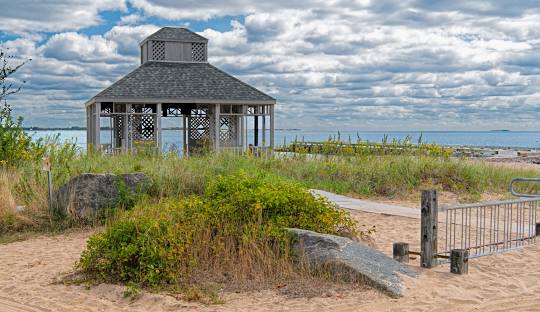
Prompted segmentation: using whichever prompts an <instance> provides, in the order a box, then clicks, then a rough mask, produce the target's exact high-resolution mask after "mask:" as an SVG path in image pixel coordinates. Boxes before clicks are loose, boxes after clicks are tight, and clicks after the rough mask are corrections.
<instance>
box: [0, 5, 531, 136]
mask: <svg viewBox="0 0 540 312" xmlns="http://www.w3.org/2000/svg"><path fill="white" fill-rule="evenodd" d="M163 26H178V27H188V28H190V29H191V30H193V31H195V32H198V33H199V34H201V35H202V36H204V37H206V38H208V39H209V62H210V63H212V64H214V65H215V66H217V67H219V68H221V69H223V70H225V71H227V72H228V73H230V74H233V75H235V76H237V77H238V78H240V79H241V80H243V81H245V82H247V83H250V84H251V85H253V86H255V87H257V88H258V89H260V90H262V91H264V92H266V93H268V94H269V95H271V96H273V97H275V98H276V99H277V101H278V105H277V107H276V127H278V128H301V129H305V130H325V131H326V130H363V131H365V130H377V131H385V130H386V131H393V130H404V131H407V130H424V131H427V130H492V129H511V130H540V123H538V120H540V50H539V48H540V1H528V0H521V1H510V0H499V1H471V0H469V1H460V0H440V1H433V0H397V1H390V0H324V1H323V0H296V1H290V0H275V1H255V0H230V1H219V0H197V1H194V0H182V1H178V0H91V1H87V0H16V1H13V0H0V42H1V43H0V45H1V46H2V47H3V49H8V51H9V53H10V54H11V55H13V56H14V57H13V58H12V59H11V61H12V62H14V63H16V62H19V61H21V60H23V59H28V58H31V59H32V61H31V62H29V63H28V64H26V65H24V66H23V67H22V68H21V69H20V71H19V72H17V74H16V75H15V76H14V77H13V79H12V80H13V82H14V83H15V84H16V85H17V84H22V82H23V81H26V83H24V85H23V88H22V90H21V92H20V93H18V94H16V95H14V96H11V97H10V98H9V99H8V102H9V103H10V104H11V105H12V107H13V108H14V111H15V113H16V114H18V115H22V116H24V118H25V125H26V126H42V127H59V126H66V127H69V126H84V103H85V102H86V101H87V100H88V99H90V98H91V97H92V96H94V95H95V94H97V93H99V91H101V90H102V89H104V88H106V87H107V86H109V85H110V84H112V83H113V82H115V81H116V80H118V79H119V78H121V77H122V76H124V75H126V74H127V73H129V72H130V71H132V70H134V69H135V68H137V67H138V66H139V65H140V64H139V63H140V59H139V47H138V44H139V42H141V41H142V40H143V39H144V38H145V37H146V36H148V35H150V34H151V33H153V32H155V31H156V30H158V29H159V28H160V27H163Z"/></svg>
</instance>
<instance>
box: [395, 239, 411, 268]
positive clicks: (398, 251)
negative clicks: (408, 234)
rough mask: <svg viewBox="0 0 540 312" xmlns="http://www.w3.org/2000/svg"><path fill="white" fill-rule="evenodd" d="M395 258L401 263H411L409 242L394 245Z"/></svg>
mask: <svg viewBox="0 0 540 312" xmlns="http://www.w3.org/2000/svg"><path fill="white" fill-rule="evenodd" d="M393 255H394V260H396V261H397V262H401V263H409V244H407V243H402V242H399V243H394V245H393Z"/></svg>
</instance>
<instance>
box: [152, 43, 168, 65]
mask: <svg viewBox="0 0 540 312" xmlns="http://www.w3.org/2000/svg"><path fill="white" fill-rule="evenodd" d="M152 59H153V60H157V61H162V60H164V59H165V42H163V41H154V42H153V43H152Z"/></svg>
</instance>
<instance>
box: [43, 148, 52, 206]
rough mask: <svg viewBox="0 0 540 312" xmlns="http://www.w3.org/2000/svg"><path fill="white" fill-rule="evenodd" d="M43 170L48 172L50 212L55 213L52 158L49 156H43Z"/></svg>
mask: <svg viewBox="0 0 540 312" xmlns="http://www.w3.org/2000/svg"><path fill="white" fill-rule="evenodd" d="M42 169H43V171H45V172H47V190H48V195H49V214H50V215H51V216H52V214H53V191H52V172H51V160H50V158H49V157H43V163H42Z"/></svg>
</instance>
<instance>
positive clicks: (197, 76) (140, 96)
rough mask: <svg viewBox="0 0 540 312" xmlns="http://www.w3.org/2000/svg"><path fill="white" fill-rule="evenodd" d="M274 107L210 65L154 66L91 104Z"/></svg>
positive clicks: (137, 72) (266, 97)
mask: <svg viewBox="0 0 540 312" xmlns="http://www.w3.org/2000/svg"><path fill="white" fill-rule="evenodd" d="M144 100H148V101H161V102H163V103H171V102H179V103H238V104H249V103H253V104H275V101H276V100H275V99H274V98H272V97H271V96H269V95H267V94H265V93H263V92H261V91H259V90H257V89H256V88H254V87H252V86H250V85H248V84H246V83H244V82H242V81H240V80H238V79H237V78H235V77H233V76H231V75H229V74H227V73H225V72H223V71H221V70H220V69H218V68H216V67H214V66H212V65H210V64H208V63H184V62H153V61H149V62H147V63H144V64H143V65H141V66H139V68H137V69H135V70H134V71H132V72H131V73H129V74H127V75H126V76H124V77H123V78H122V79H120V80H118V81H117V82H115V83H114V84H112V85H111V86H110V87H108V88H107V89H105V90H103V91H102V92H100V93H99V94H97V95H96V96H95V97H94V98H93V99H92V100H91V101H96V102H99V101H102V102H114V101H118V102H123V101H144Z"/></svg>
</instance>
